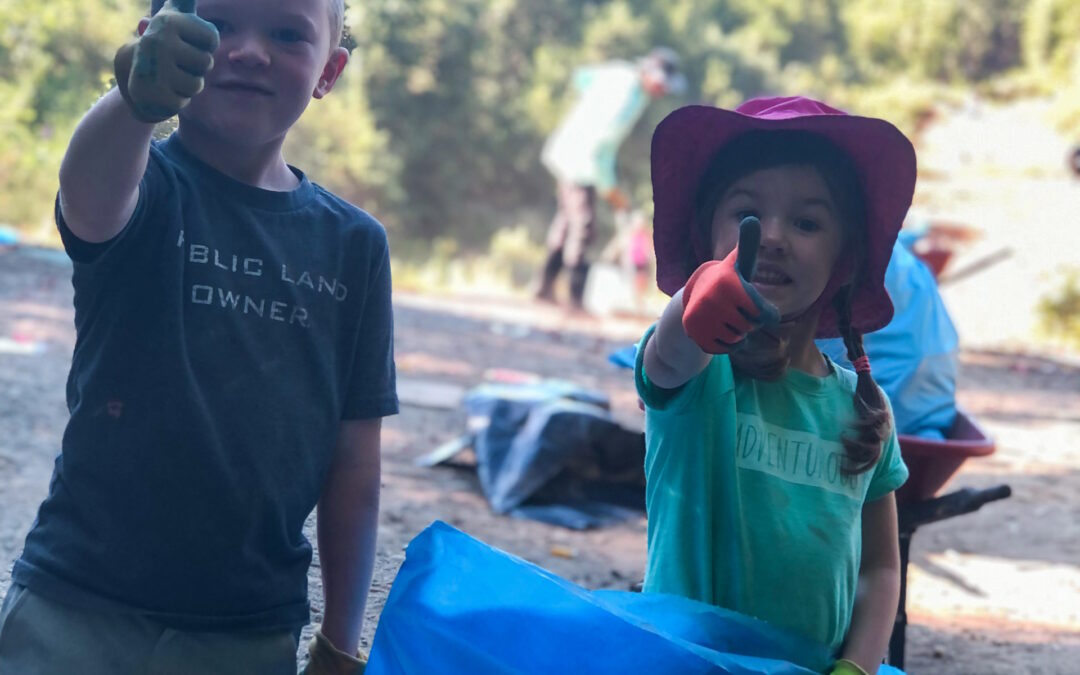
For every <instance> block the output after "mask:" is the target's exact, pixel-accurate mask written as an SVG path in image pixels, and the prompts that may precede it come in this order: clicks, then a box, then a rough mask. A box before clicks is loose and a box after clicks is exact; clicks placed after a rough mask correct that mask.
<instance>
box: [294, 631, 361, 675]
mask: <svg viewBox="0 0 1080 675" xmlns="http://www.w3.org/2000/svg"><path fill="white" fill-rule="evenodd" d="M308 656H309V660H308V664H307V666H306V667H305V668H304V670H303V671H301V673H300V675H364V668H365V667H366V666H367V657H365V656H361V655H357V656H352V655H350V654H346V653H345V652H343V651H341V650H339V649H338V648H337V647H335V646H334V645H332V644H331V643H330V641H329V640H327V639H326V636H325V635H323V634H322V631H321V630H317V631H315V637H313V638H311V642H310V643H308Z"/></svg>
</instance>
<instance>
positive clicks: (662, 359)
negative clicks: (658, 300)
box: [644, 290, 712, 389]
mask: <svg viewBox="0 0 1080 675" xmlns="http://www.w3.org/2000/svg"><path fill="white" fill-rule="evenodd" d="M710 358H712V357H711V356H710V355H709V354H706V353H705V352H704V351H702V349H701V348H700V347H698V346H697V344H696V343H695V342H694V341H693V340H691V339H690V337H689V336H688V335H687V334H686V330H685V329H684V328H683V291H682V290H679V291H678V292H676V293H675V295H673V296H671V301H670V302H668V305H667V307H665V308H664V313H663V314H662V315H660V322H659V323H658V324H657V325H656V330H655V331H654V332H653V334H652V336H651V337H650V338H649V341H648V342H646V343H645V356H644V368H645V375H646V377H648V378H649V381H650V382H652V383H653V384H655V385H656V386H658V387H661V388H663V389H676V388H678V387H681V386H682V385H684V384H686V383H687V382H689V381H690V380H691V379H692V378H693V377H694V376H695V375H697V374H698V373H700V372H701V371H702V370H704V369H705V366H707V365H708V364H709V359H710Z"/></svg>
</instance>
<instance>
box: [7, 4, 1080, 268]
mask: <svg viewBox="0 0 1080 675" xmlns="http://www.w3.org/2000/svg"><path fill="white" fill-rule="evenodd" d="M144 5H146V6H148V5H149V0H145V1H142V0H50V2H44V3H43V2H40V0H6V1H5V2H4V3H2V5H0V223H8V224H12V225H15V226H17V227H20V228H24V229H33V228H37V227H47V226H48V225H47V224H48V223H49V220H50V219H51V213H52V203H53V199H54V195H55V190H56V173H57V169H58V166H59V161H60V157H61V156H62V153H63V150H64V148H65V146H66V143H67V140H68V138H69V137H70V134H71V132H72V130H73V128H74V125H75V124H76V122H77V121H78V120H79V118H80V117H81V115H82V114H83V112H85V110H86V108H87V107H89V105H90V104H91V103H92V102H93V101H94V99H95V98H96V97H97V96H99V95H100V94H101V93H103V92H104V91H106V90H107V88H108V87H109V86H110V80H111V70H112V68H111V63H112V56H113V53H114V52H115V49H116V48H117V46H119V45H120V44H121V43H122V42H124V41H125V40H127V39H130V36H131V35H132V34H133V30H134V27H135V25H136V22H137V20H138V17H139V16H140V15H141V14H143V13H145V11H146V7H145V6H144ZM347 22H348V26H349V28H350V32H349V35H348V36H347V40H348V42H349V45H350V46H351V47H352V62H351V64H350V66H349V67H348V69H347V70H346V74H345V76H344V77H343V79H342V80H341V82H340V83H339V85H338V87H337V88H336V89H335V91H334V93H333V94H331V96H329V97H328V98H326V99H324V100H322V101H318V102H315V103H314V104H313V105H312V106H311V108H310V109H309V111H308V113H306V115H305V117H304V118H303V120H302V121H301V123H300V125H299V126H298V127H297V129H296V130H295V131H294V133H293V134H292V137H291V139H290V142H289V144H288V146H287V150H286V151H287V156H288V158H289V160H290V161H291V162H292V163H294V164H296V165H298V166H301V167H303V168H305V169H306V170H307V171H308V173H309V174H310V175H311V176H312V177H313V179H315V180H317V181H318V182H320V183H322V184H324V185H326V186H327V187H329V188H330V189H332V190H334V191H336V192H338V193H340V194H342V195H343V196H345V197H346V198H348V199H350V200H352V201H354V202H355V203H357V204H359V205H361V206H363V207H364V208H366V209H368V210H369V211H371V212H372V213H374V214H375V215H376V216H377V217H379V218H380V220H382V221H383V222H384V223H385V224H386V225H387V227H388V229H389V230H390V232H391V235H392V236H394V237H395V238H397V239H398V240H399V241H402V242H405V247H406V248H408V242H417V244H416V249H417V250H418V251H422V250H423V249H424V246H425V245H427V244H429V243H430V242H432V241H435V240H439V239H451V240H453V241H455V242H459V243H461V245H463V246H466V247H483V246H485V245H486V243H487V241H488V240H489V239H490V237H491V236H492V234H493V233H495V232H497V231H498V230H499V229H500V228H503V227H506V226H507V225H508V224H511V223H518V222H535V223H537V224H540V223H541V222H542V220H543V219H545V218H546V217H547V210H548V209H549V208H550V206H551V203H552V193H553V190H552V182H551V178H550V177H549V176H548V175H547V173H546V172H545V171H544V169H543V168H542V167H541V165H540V163H539V154H540V149H541V147H542V145H543V141H544V138H545V136H546V134H548V133H549V132H550V131H551V130H552V129H553V128H554V126H555V125H556V124H557V122H558V119H559V116H560V114H561V113H562V112H564V111H565V109H566V107H567V106H568V104H569V103H570V98H569V97H570V92H569V91H568V89H567V83H568V81H569V78H570V75H571V73H572V71H573V69H574V68H575V67H577V66H578V65H581V64H584V63H589V62H595V61H600V60H608V59H629V60H633V59H635V58H637V57H638V56H640V55H642V54H644V53H646V52H647V51H648V50H649V49H650V48H651V47H653V46H656V45H666V46H670V47H672V48H674V49H676V50H677V51H678V52H679V53H680V55H681V56H682V59H683V69H684V71H685V73H686V75H687V79H688V81H689V84H690V86H689V89H688V91H687V92H686V93H685V95H683V96H681V97H680V98H679V99H678V100H673V99H668V100H665V101H663V102H661V103H659V104H656V105H653V106H652V107H651V108H650V110H649V112H648V113H647V114H646V116H645V118H644V119H643V120H642V121H641V122H640V123H639V124H638V125H637V127H636V128H635V130H634V132H633V134H632V135H631V137H630V138H629V139H628V141H627V142H626V143H625V144H624V146H623V148H622V151H621V152H620V156H619V163H620V169H621V171H620V177H621V179H622V180H623V181H624V183H625V187H626V188H627V189H628V190H629V191H630V193H631V194H632V195H633V196H634V198H635V200H636V201H638V202H640V203H642V204H647V203H648V201H649V185H648V142H649V136H650V134H651V130H652V128H653V127H654V126H655V124H656V123H657V122H658V121H659V120H660V119H661V118H662V117H663V115H664V114H666V113H667V112H668V111H670V110H671V109H673V108H674V107H676V106H678V105H683V104H686V103H698V102H703V103H709V104H718V105H724V106H732V105H736V104H737V103H739V102H740V101H742V100H744V99H745V98H748V97H750V96H754V95H758V94H762V93H783V94H793V93H801V94H808V95H814V96H818V97H822V98H825V99H826V100H828V101H829V102H835V103H837V104H839V105H840V106H841V107H846V108H848V109H850V110H853V111H857V112H862V113H866V114H873V115H879V116H883V117H886V118H888V119H891V120H892V121H894V122H895V123H896V124H897V125H898V126H900V127H901V128H902V129H904V130H905V131H908V132H914V131H915V130H916V129H917V128H918V124H919V121H920V120H921V119H924V118H925V116H926V115H927V114H928V113H930V112H931V111H932V110H933V108H934V106H936V105H941V104H942V103H943V102H948V101H950V100H956V99H959V98H962V97H963V96H964V95H965V93H966V92H970V91H972V90H978V91H980V92H982V93H983V94H984V95H989V96H1000V97H1010V96H1026V95H1048V94H1055V95H1057V96H1058V97H1059V111H1060V114H1059V116H1058V122H1059V124H1060V125H1061V126H1062V128H1063V129H1065V130H1066V131H1067V132H1068V133H1070V134H1072V135H1073V136H1075V137H1076V138H1077V140H1080V2H1077V1H1076V0H979V1H978V2H971V1H970V0H542V1H537V0H365V1H364V2H354V3H352V6H350V7H349V8H348V10H347ZM1063 150H1064V149H1063Z"/></svg>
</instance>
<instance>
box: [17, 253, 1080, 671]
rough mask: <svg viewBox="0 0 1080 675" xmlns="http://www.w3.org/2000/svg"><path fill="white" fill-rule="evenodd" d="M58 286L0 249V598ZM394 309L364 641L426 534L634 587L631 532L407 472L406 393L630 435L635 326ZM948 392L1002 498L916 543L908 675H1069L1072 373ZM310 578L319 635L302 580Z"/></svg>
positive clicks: (1011, 362)
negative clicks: (521, 402)
mask: <svg viewBox="0 0 1080 675" xmlns="http://www.w3.org/2000/svg"><path fill="white" fill-rule="evenodd" d="M69 276H70V271H69V269H68V268H67V266H66V264H64V263H63V261H62V260H59V261H58V260H57V258H56V257H55V256H48V255H44V256H43V255H42V254H41V252H39V251H35V250H29V249H24V250H22V251H12V250H8V251H6V252H5V251H3V250H0V495H3V497H2V499H3V508H2V509H0V593H3V592H4V591H5V590H6V588H7V586H8V584H9V573H10V566H11V562H12V561H13V560H14V559H15V557H16V556H17V555H18V552H19V549H20V547H21V544H22V539H23V537H24V536H25V533H26V531H27V529H28V528H29V526H30V524H31V522H32V521H33V517H34V513H35V511H36V508H37V505H38V504H39V502H40V500H41V499H42V497H43V496H44V495H45V492H46V489H47V484H48V479H49V475H50V472H51V469H52V464H53V459H54V457H55V453H56V452H57V448H58V443H59V438H60V434H61V432H62V430H63V427H64V423H65V420H66V410H65V407H64V402H63V391H64V382H65V378H66V376H67V368H68V365H69V362H70V353H71V348H72V345H73V338H74V336H73V331H72V327H71V326H72V315H71V310H70V303H71V289H70V283H69ZM397 304H398V306H397V310H396V320H397V331H398V341H397V357H398V363H399V373H400V377H401V378H402V384H403V397H404V398H405V399H406V401H405V405H404V406H403V410H402V414H401V415H399V416H397V417H395V418H392V419H390V420H389V421H388V422H387V424H386V433H385V440H384V447H385V452H384V469H383V471H384V473H383V496H382V512H381V516H380V529H379V546H378V562H377V571H376V578H375V583H374V585H373V588H372V591H371V596H370V602H369V607H368V621H367V622H366V624H365V628H364V641H365V643H370V639H371V636H372V635H373V633H374V630H375V627H376V625H377V621H378V615H379V612H380V610H381V608H382V604H383V602H384V601H385V598H386V594H387V592H388V590H389V588H390V585H391V583H392V580H393V577H394V574H395V572H396V570H397V568H398V566H399V565H400V564H401V561H402V560H403V555H404V554H403V548H404V546H405V544H406V543H407V542H408V541H409V540H410V539H411V538H412V537H413V536H415V534H416V533H417V532H419V531H420V530H422V529H423V528H424V527H426V526H427V525H428V524H429V523H430V522H431V521H432V520H434V519H437V518H438V519H442V520H445V521H446V522H449V523H450V524H452V525H454V526H456V527H458V528H460V529H463V530H465V531H467V532H469V533H470V534H472V535H473V536H476V537H478V538H480V539H482V540H484V541H486V542H488V543H490V544H492V545H494V546H497V547H499V548H502V549H504V550H507V551H509V552H511V553H514V554H516V555H519V556H521V557H523V558H525V559H528V560H531V561H533V562H536V563H538V564H540V565H541V566H543V567H546V568H548V569H550V570H552V571H553V572H555V573H557V574H560V575H562V576H564V577H567V578H569V579H571V580H573V581H575V582H577V583H579V584H582V585H584V586H586V587H589V588H628V587H629V586H630V585H631V584H632V583H633V582H634V581H635V580H637V579H639V578H640V575H641V571H642V569H643V567H644V559H645V522H644V519H643V518H642V519H638V520H634V521H632V522H628V523H624V524H623V525H620V526H617V527H612V528H608V529H604V530H600V531H592V532H572V531H568V530H563V529H560V528H555V527H549V526H545V525H542V524H539V523H534V522H529V521H520V520H508V519H506V518H503V517H499V516H495V515H493V514H492V513H491V511H490V510H489V509H488V507H487V504H486V503H485V501H484V500H483V499H482V497H480V496H479V494H478V490H477V482H476V479H475V476H474V475H472V474H471V473H470V472H467V471H462V470H458V469H450V468H438V469H422V468H418V467H416V466H415V465H414V464H413V460H414V459H415V458H416V457H418V456H420V455H422V454H424V453H426V452H428V451H430V450H431V449H432V448H434V447H435V446H436V445H438V444H439V443H441V442H443V441H446V440H448V439H450V438H452V437H454V436H455V435H457V434H458V433H460V432H461V431H462V430H463V427H464V419H463V417H462V415H461V413H460V412H459V411H458V410H457V409H456V408H453V407H451V408H450V409H445V408H440V407H439V406H438V401H434V402H433V401H423V400H421V399H423V398H424V396H422V395H421V394H423V392H427V393H428V394H431V392H434V391H442V392H443V394H449V395H452V394H453V392H455V391H461V390H463V389H464V388H466V387H469V386H472V385H474V384H477V383H479V382H481V381H483V379H484V378H485V374H486V373H488V371H489V370H490V369H492V368H508V369H514V370H519V371H525V372H528V373H535V374H539V375H541V376H550V377H561V378H565V379H571V380H573V381H575V382H577V383H579V384H582V385H585V386H589V387H595V388H599V389H602V390H604V391H606V392H608V393H609V394H610V395H611V397H612V403H613V408H614V409H615V411H616V413H617V415H618V416H619V418H620V419H621V420H622V421H623V422H624V423H625V424H626V425H628V426H634V425H640V414H639V412H638V410H637V407H636V397H635V396H634V394H633V391H632V383H631V381H630V378H629V375H628V374H627V373H626V372H625V371H617V370H615V369H614V368H612V367H611V366H609V365H608V364H607V363H606V361H605V359H604V355H605V354H606V353H608V352H609V351H610V350H612V349H614V348H616V347H619V346H622V345H624V344H627V343H628V342H629V341H630V340H632V339H633V338H634V337H636V336H637V335H639V334H640V331H641V328H642V324H641V322H635V321H631V320H624V321H605V322H599V321H594V320H591V319H589V318H587V317H580V316H567V315H564V314H562V313H561V312H559V311H558V310H556V309H553V308H550V307H537V306H532V305H530V304H529V303H523V302H521V301H507V300H505V299H504V300H493V299H490V298H487V299H480V298H456V299H455V298H425V297H417V296H405V295H402V296H399V298H398V303H397ZM435 383H438V384H441V385H443V387H441V388H439V387H435V386H434V384H435ZM961 392H962V393H961V402H962V403H963V404H964V405H965V406H966V407H967V408H968V409H969V410H970V411H971V412H972V413H973V414H974V415H975V416H976V417H977V418H978V419H979V420H980V421H981V422H983V423H984V424H985V426H987V428H988V429H989V430H990V431H991V432H992V433H993V434H994V435H995V436H996V438H997V439H998V446H999V448H998V452H997V453H996V454H995V455H994V456H992V457H990V458H986V459H983V460H979V461H977V462H969V464H968V465H967V466H966V467H965V468H964V470H963V471H962V472H961V474H960V475H959V477H958V478H957V479H956V481H955V483H956V485H972V486H988V485H993V484H998V483H1008V484H1010V485H1011V486H1012V487H1013V490H1014V496H1013V497H1012V498H1011V499H1009V500H1006V501H1004V502H999V503H996V504H991V505H989V506H987V507H985V508H984V509H983V510H982V511H980V512H978V513H975V514H972V515H969V516H965V517H962V518H956V519H953V520H950V521H945V522H942V523H938V524H935V525H931V526H927V527H925V528H923V529H922V530H920V531H919V532H918V534H917V535H916V537H915V543H914V546H913V550H912V564H911V569H910V573H909V580H910V601H909V613H910V621H911V623H912V626H911V628H910V630H909V640H908V659H909V660H908V669H909V672H910V673H912V674H913V675H918V674H920V673H940V674H944V675H961V674H969V673H980V674H993V673H1010V674H1013V673H1018V672H1024V673H1029V672H1030V673H1047V674H1053V673H1062V674H1064V673H1075V672H1076V663H1077V662H1080V617H1078V611H1080V567H1078V566H1077V560H1080V543H1078V542H1080V529H1078V522H1080V498H1078V495H1080V448H1078V447H1077V444H1076V438H1077V435H1078V432H1080V371H1078V370H1077V369H1075V368H1072V367H1069V366H1067V365H1064V364H1062V363H1059V362H1055V361H1051V360H1047V359H1042V358H1037V357H1033V356H1025V355H1022V354H1017V353H1004V352H992V351H979V352H965V353H964V355H963V365H962V371H961ZM406 393H408V395H406ZM427 398H430V396H427ZM410 401H413V402H416V403H421V404H422V405H415V404H413V403H411V402H410ZM312 526H313V522H309V532H313V531H312V530H311V529H310V528H311V527H312ZM312 539H314V537H313V535H312ZM553 551H554V552H553ZM311 580H312V604H313V608H314V610H315V619H316V620H318V618H319V611H320V608H321V606H322V597H321V587H320V584H319V581H318V568H317V565H316V566H313V568H312V575H311Z"/></svg>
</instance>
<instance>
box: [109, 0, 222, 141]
mask: <svg viewBox="0 0 1080 675" xmlns="http://www.w3.org/2000/svg"><path fill="white" fill-rule="evenodd" d="M219 41H220V38H219V36H218V31H217V28H215V27H214V25H213V24H211V23H209V22H207V21H204V20H202V19H200V18H199V17H198V16H196V15H195V0H168V2H166V3H165V6H164V7H162V8H161V10H160V11H159V12H158V13H157V14H155V15H154V17H153V18H152V19H150V24H149V25H148V26H147V28H146V30H145V31H144V32H143V34H142V35H141V36H140V37H139V38H138V39H136V40H133V41H132V42H129V43H128V44H126V45H124V46H123V47H121V48H120V49H119V50H118V51H117V52H116V58H115V59H114V61H113V66H114V68H115V72H116V86H117V88H118V89H119V90H120V94H121V95H122V96H123V97H124V100H125V101H127V104H128V105H129V106H130V107H131V110H132V112H133V113H134V115H135V117H136V118H138V119H139V120H141V121H143V122H147V123H154V122H161V121H163V120H167V119H169V118H170V117H172V116H173V115H175V114H176V113H177V112H179V110H180V109H181V108H183V107H184V106H186V105H187V104H188V102H189V101H190V100H191V98H192V97H193V96H195V95H196V94H198V93H199V92H200V91H202V88H203V78H204V77H205V76H206V74H207V73H208V72H210V69H211V68H213V66H214V56H213V54H214V50H215V49H217V46H218V43H219Z"/></svg>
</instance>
